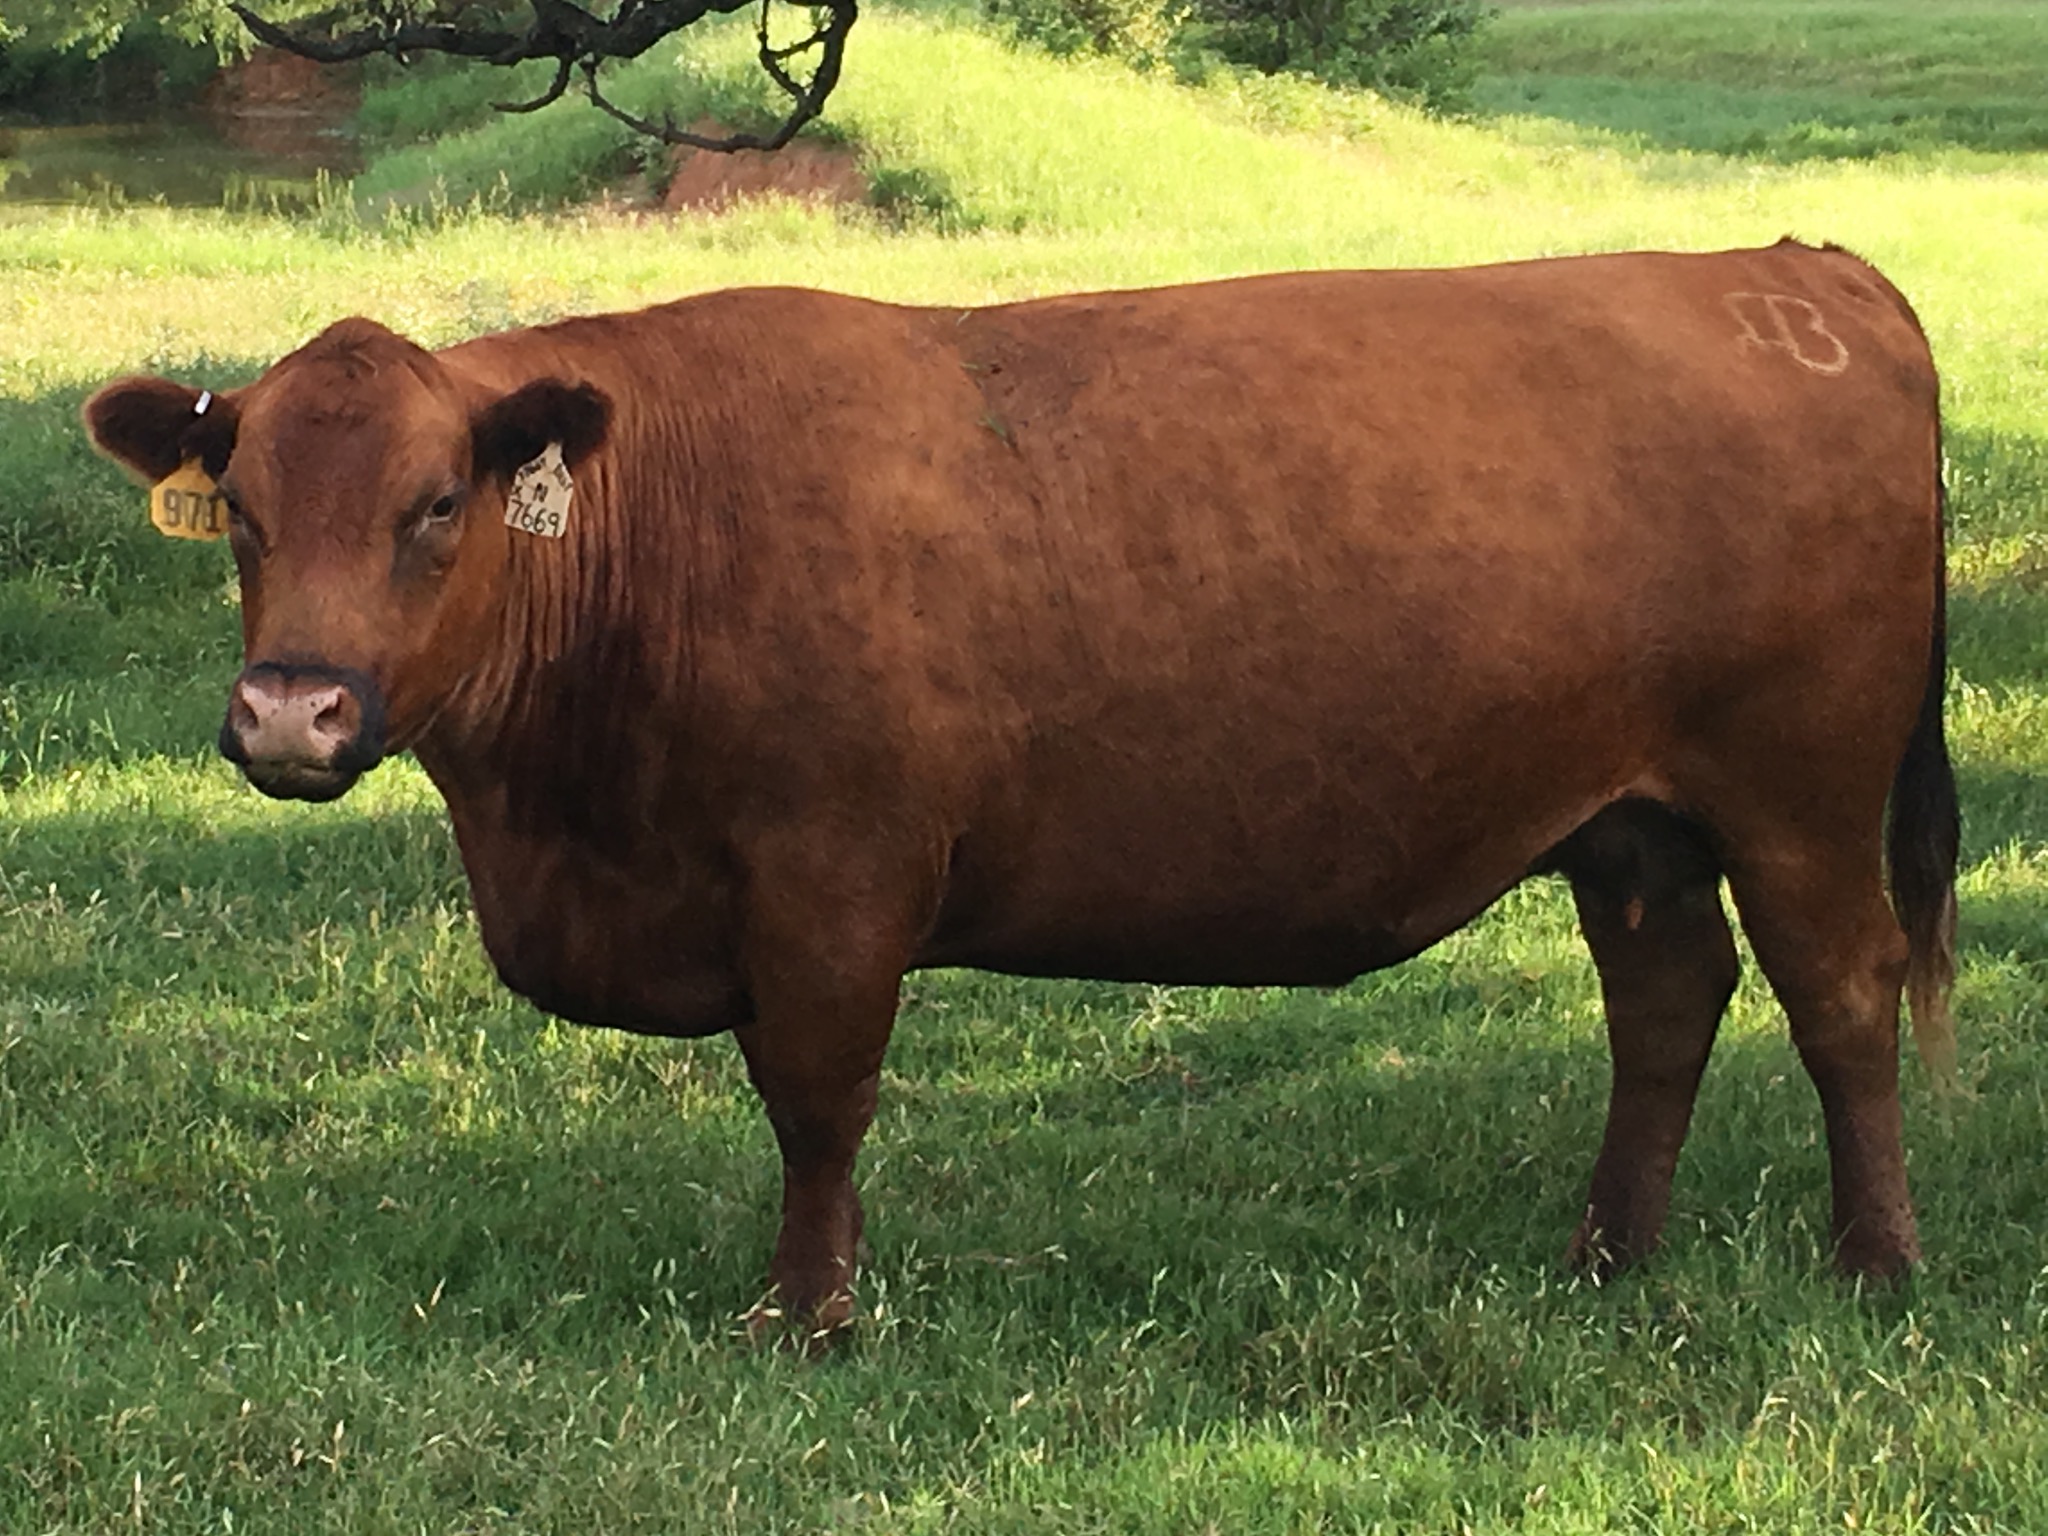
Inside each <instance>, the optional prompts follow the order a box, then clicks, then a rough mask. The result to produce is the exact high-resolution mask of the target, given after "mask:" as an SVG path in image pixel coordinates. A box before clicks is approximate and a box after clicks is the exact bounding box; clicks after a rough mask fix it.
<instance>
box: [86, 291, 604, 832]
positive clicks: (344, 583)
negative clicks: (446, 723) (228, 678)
mask: <svg viewBox="0 0 2048 1536" xmlns="http://www.w3.org/2000/svg"><path fill="white" fill-rule="evenodd" d="M609 415H610V409H609V406H608V403H607V402H606V400H605V398H604V396H603V395H602V394H600V393H599V392H598V391H597V390H596V389H594V388H592V387H591V386H589V385H587V384H567V383H563V382H562V381H560V380H558V379H552V378H547V379H540V380H537V381H534V382H530V383H526V384H523V385H520V386H518V387H515V388H512V389H511V390H510V391H509V392H507V391H506V390H503V389H494V388H491V387H489V386H487V385H485V384H483V383H480V382H479V381H477V380H476V379H473V378H471V377H469V376H468V375H466V374H464V373H462V372H460V371H458V370H457V369H455V368H452V367H450V366H449V365H448V364H446V363H444V362H443V361H442V360H441V359H440V358H438V357H436V356H435V355H434V354H433V353H431V352H427V351H425V350H423V349H422V348H420V347H417V346H415V345H413V344H412V343H411V342H409V341H407V340H405V339H404V338H403V337H400V336H397V335H394V334H393V333H392V332H390V331H388V330H386V329H385V328H384V327H382V326H381V325H378V324H376V323H375V322H373V321H369V320H344V321H341V322H339V323H338V324H336V325H334V326H331V327H329V328H328V329H327V330H326V331H324V332H323V333H322V334H321V335H319V336H317V337H315V338H314V339H313V340H312V341H311V342H308V343H307V344H306V345H305V346H304V347H302V348H300V349H299V350H298V351H297V352H294V353H292V354H291V355H290V356H289V357H287V358H285V359H283V360H282V361H281V362H279V363H277V364H276V365H275V366H273V367H272V368H271V369H270V370H269V371H268V372H267V373H265V374H264V375H263V377H262V378H260V379H258V380H257V381H256V382H255V383H254V384H251V385H249V386H248V387H247V388H245V389H240V390H234V391H231V392H229V393H226V394H222V395H211V394H208V393H207V392H205V391H203V390H198V389H193V388H189V387H188V386H186V385H182V384H174V383H171V382H170V381H168V380H166V379H153V378H130V379H121V380H118V381H117V382H115V383H112V384H109V385H108V386H107V387H106V388H105V389H102V390H101V391H100V392H99V393H98V394H96V395H94V396H93V397H92V399H91V400H89V401H87V402H86V406H85V420H86V425H87V427H88V428H89V429H90V431H91V433H92V436H93V441H94V442H95V443H97V444H98V446H99V447H100V449H101V450H102V451H103V452H105V453H107V454H109V455H110V456H111V457H113V458H115V459H118V460H120V461H121V462H122V463H123V464H126V465H127V466H128V467H129V468H130V469H132V470H134V471H135V472H136V473H137V474H139V475H140V476H141V477H142V478H144V479H145V480H149V481H152V482H153V481H156V480H160V479H162V478H163V477H164V476H166V475H168V474H170V473H171V472H172V471H173V470H175V469H177V468H178V467H179V466H180V465H182V464H185V463H187V462H189V461H191V460H194V459H197V460H198V461H199V462H200V464H201V465H202V466H203V467H204V468H205V470H206V472H207V473H208V474H209V475H211V476H212V477H213V478H214V479H215V480H216V481H217V482H218V483H219V485H220V488H221V491H222V494H223V495H224V496H225V497H226V498H227V500H228V506H229V539H230V542H231V544H232V546H233V548H234V553H235V564H236V567H237V569H238V570H239V571H240V573H241V584H242V642H243V667H242V674H241V676H240V677H238V678H237V679H236V680H235V685H234V688H233V691H232V692H231V693H230V694H229V696H228V712H227V720H226V722H225V724H223V726H222V727H221V736H220V745H221V751H222V752H224V753H225V754H226V755H227V756H228V757H229V758H230V759H232V760H233V761H234V762H237V763H239V764H241V766H242V769H243V771H244V772H245V773H246V774H247V775H248V777H249V781H250V782H251V783H252V784H254V785H255V786H256V787H257V788H258V789H260V790H262V791H263V792H264V793H265V794H270V795H276V796H280V797H283V798H291V799H300V800H331V799H333V798H334V797H335V796H337V795H339V794H342V793H343V792H344V791H346V790H347V789H348V788H349V786H350V785H352V784H353V783H355V781H356V779H357V778H358V777H360V776H361V775H362V773H363V772H364V771H365V770H366V769H369V768H371V767H374V766H375V765H376V763H377V762H378V761H379V760H380V759H381V758H382V757H383V756H384V755H385V753H387V752H390V751H395V750H399V749H402V748H404V747H407V746H410V745H411V744H412V743H413V742H414V741H415V740H416V739H417V738H418V737H419V735H420V734H421V733H422V732H423V731H424V730H425V729H426V728H427V726H428V725H429V724H430V723H431V722H432V721H433V719H434V718H435V716H436V715H437V713H439V711H440V710H441V709H442V708H443V706H444V705H445V704H446V703H447V702H448V700H449V698H450V697H451V695H452V694H453V692H454V691H455V690H456V689H457V688H458V687H459V685H460V684H461V682H462V680H463V679H464V678H465V677H466V676H468V675H469V674H470V672H471V671H472V670H474V669H475V668H476V667H477V665H478V664H479V662H480V660H481V659H482V658H481V655H480V652H481V650H482V648H483V647H484V646H486V645H487V644H488V643H489V638H490V633H491V628H492V624H493V620H494V617H495V615H496V614H497V612H498V610H499V606H500V604H501V602H502V600H503V588H504V585H505V573H506V564H507V559H508V540H509V539H511V538H515V537H528V535H522V534H515V533H513V532H512V531H511V530H509V529H507V528H506V527H505V526H504V523H503V512H504V508H505V500H506V493H507V489H508V487H509V484H510V481H511V477H512V475H513V474H514V472H515V471H517V470H518V469H519V467H520V466H521V465H523V464H525V463H527V462H528V461H529V460H531V459H533V458H535V457H537V456H538V455H539V454H540V453H541V452H542V451H543V450H544V449H545V448H546V447H547V445H548V444H549V443H559V444H561V446H562V456H563V459H564V460H565V461H566V462H567V464H568V465H569V467H570V468H571V469H572V470H574V469H575V468H576V467H577V466H578V465H579V464H580V463H581V462H582V461H583V460H584V459H586V458H588V457H589V455H590V454H591V453H593V452H594V451H595V450H596V449H597V447H598V446H599V445H600V444H601V443H602V442H603V440H604V434H605V429H606V425H607V423H608V420H609Z"/></svg>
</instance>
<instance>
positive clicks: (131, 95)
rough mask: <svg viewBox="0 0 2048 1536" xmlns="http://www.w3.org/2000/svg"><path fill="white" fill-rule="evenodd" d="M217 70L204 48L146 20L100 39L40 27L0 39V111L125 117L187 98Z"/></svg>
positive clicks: (211, 51) (214, 56) (209, 48)
mask: <svg viewBox="0 0 2048 1536" xmlns="http://www.w3.org/2000/svg"><path fill="white" fill-rule="evenodd" d="M11 9H12V8H11V7H10V10H11ZM67 37H68V39H69V40H68V41H58V40H57V39H59V38H67ZM219 65H220V56H219V54H218V52H217V51H216V50H215V48H214V47H213V45H212V44H211V43H209V42H206V41H205V40H203V38H194V37H192V36H190V35H188V34H187V33H186V32H185V31H184V30H183V29H179V28H174V27H172V26H168V25H166V24H165V23H164V22H161V21H159V20H157V19H156V18H153V17H144V18H141V19H138V20H136V21H133V22H130V23H129V24H127V25H126V26H124V27H122V28H121V29H120V30H119V31H118V32H116V33H114V34H113V35H110V36H105V37H102V36H100V35H99V34H96V33H84V34H73V33H70V32H69V31H67V30H65V29H60V28H58V27H56V26H54V25H53V26H48V27H39V28H37V29H36V30H35V31H33V32H18V33H16V34H15V35H14V36H13V37H12V38H11V39H9V40H0V110H4V111H7V112H11V113H33V114H34V115H35V116H37V117H39V118H41V119H43V120H45V121H48V120H60V121H61V120H65V119H71V118H77V117H82V116H88V115H89V116H92V117H95V118H100V119H104V118H108V117H114V118H120V117H125V116H128V115H131V114H134V113H138V112H143V111H147V110H151V109H154V108H160V107H162V106H165V105H169V104H175V103H179V102H185V101H189V100H191V99H192V98H193V97H195V96H196V95H198V93H199V88H200V87H201V86H202V85H204V84H205V82H206V80H207V79H208V77H209V76H211V75H212V74H213V72H214V70H216V69H217V68H219Z"/></svg>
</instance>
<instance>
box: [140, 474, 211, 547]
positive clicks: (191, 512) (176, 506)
mask: <svg viewBox="0 0 2048 1536" xmlns="http://www.w3.org/2000/svg"><path fill="white" fill-rule="evenodd" d="M149 520H150V521H151V522H152V523H154V524H156V531H157V532H158V533H161V534H165V535H167V536H169V537H170V538H173V539H217V538H219V537H220V536H221V535H222V534H224V533H226V532H227V531H228V499H227V497H225V496H223V495H221V493H220V487H219V486H217V485H215V484H214V483H213V476H211V475H209V474H208V473H207V472H206V471H205V470H203V469H201V468H200V467H199V461H198V460H197V459H187V460H186V461H185V463H184V465H183V467H181V468H179V469H175V470H173V471H171V473H170V474H168V475H166V476H164V478H163V479H161V480H159V481H157V483H156V485H155V487H154V488H153V489H152V490H151V491H150V493H149Z"/></svg>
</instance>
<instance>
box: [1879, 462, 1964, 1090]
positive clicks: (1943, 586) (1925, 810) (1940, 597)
mask: <svg viewBox="0 0 2048 1536" xmlns="http://www.w3.org/2000/svg"><path fill="white" fill-rule="evenodd" d="M1939 475H1940V470H1939V461H1938V459H1937V468H1936V477H1937V478H1936V487H1937V488H1936V492H1935V494H1936V497H1937V499H1938V501H1939V502H1940V503H1941V504H1942V505H1943V507H1944V515H1943V516H1942V518H1941V521H1940V522H1939V523H1938V524H1937V530H1936V541H1935V559H1934V625H1933V639H1932V642H1931V644H1930V646H1929V654H1928V658H1927V688H1926V691H1925V692H1924V693H1923V694H1922V695H1921V696H1920V718H1919V719H1918V720H1917V721H1915V722H1914V724H1913V734H1912V735H1911V736H1910V737H1909V738H1908V739H1907V741H1906V753H1905V756H1904V757H1902V758H1901V759H1900V760H1899V767H1898V772H1897V773H1896V774H1894V775H1893V777H1892V796H1891V809H1890V816H1889V824H1888V826H1887V827H1886V839H1885V841H1886V857H1887V861H1888V863H1889V865H1890V874H1891V896H1892V910H1893V912H1895V913H1896V914H1897V916H1898V920H1899V926H1900V927H1901V928H1903V929H1904V930H1905V932H1906V944H1907V951H1906V1002H1907V1005H1908V1006H1909V1007H1910V1009H1911V1010H1912V1015H1913V1042H1914V1044H1915V1045H1916V1046H1917V1047H1918V1048H1919V1051H1920V1059H1921V1061H1922V1062H1923V1063H1925V1064H1926V1067H1927V1071H1928V1073H1929V1075H1930V1076H1931V1077H1932V1078H1933V1079H1934V1085H1935V1089H1936V1091H1937V1092H1939V1093H1943V1094H1952V1093H1955V1092H1957V1091H1958V1090H1959V1087H1960V1082H1959V1079H1958V1077H1957V1074H1956V1027H1955V1020H1954V1018H1953V1017H1952V1016H1951V1015H1950V1013H1949V1006H1948V995H1949V987H1950V984H1951V983H1952V982H1953V981H1954V980H1955V974H1956V857H1957V850H1958V845H1959V842H1960V832H1961V821H1960V817H1959V814H1958V812H1957V809H1956V776H1955V770H1954V769H1953V768H1952V767H1951V766H1950V764H1949V757H1948V740H1947V736H1946V733H1945V731H1944V730H1943V726H1942V698H1943V695H1944V693H1945V692H1946V689H1947V684H1948V578H1947V573H1946V570H1945V565H1946V560H1947V554H1946V550H1945V548H1944V545H1945V543H1946V539H1945V535H1944V533H1943V530H1944V529H1945V528H1946V524H1947V518H1946V512H1945V503H1946V496H1945V493H1944V492H1943V491H1942V490H1941V489H1940V481H1939Z"/></svg>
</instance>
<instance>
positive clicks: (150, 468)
mask: <svg viewBox="0 0 2048 1536" xmlns="http://www.w3.org/2000/svg"><path fill="white" fill-rule="evenodd" d="M84 414H85V429H86V431H88V432H90V433H91V434H92V440H93V444H94V446H96V447H97V448H98V449H99V450H100V452H101V453H104V454H105V455H107V457H108V458H111V459H118V460H119V461H120V462H121V463H123V464H125V465H127V466H128V467H129V468H130V469H131V470H133V471H134V472H135V473H136V474H137V475H140V476H141V477H142V478H143V479H144V480H146V481H148V482H149V483H150V484H152V485H153V484H155V483H156V482H157V481H159V480H161V479H163V477H164V476H166V475H168V474H169V473H170V472H171V471H172V470H174V469H176V468H178V467H179V466H180V465H181V464H183V463H185V461H186V460H188V459H197V460H199V462H200V463H201V465H203V466H204V467H205V470H206V472H207V473H208V474H209V475H212V476H213V477H214V478H215V479H218V478H219V477H220V476H221V475H222V474H223V473H225V472H226V470H227V467H228V456H229V455H230V454H232V453H233V452H234V451H235V425H236V422H237V420H238V419H239V413H238V411H237V410H236V407H235V402H234V400H233V399H232V398H230V397H228V396H225V395H216V394H213V393H212V392H210V391H208V390H203V389H193V388H192V387H191V386H190V385H187V384H173V383H172V382H171V381H170V380H169V379H151V378H130V379H116V380H115V381H114V382H113V383H111V384H109V385H108V386H107V387H106V388H105V389H102V390H101V391H100V392H99V393H98V394H96V395H94V396H93V397H92V398H91V399H90V400H88V401H86V402H85V413H84Z"/></svg>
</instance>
